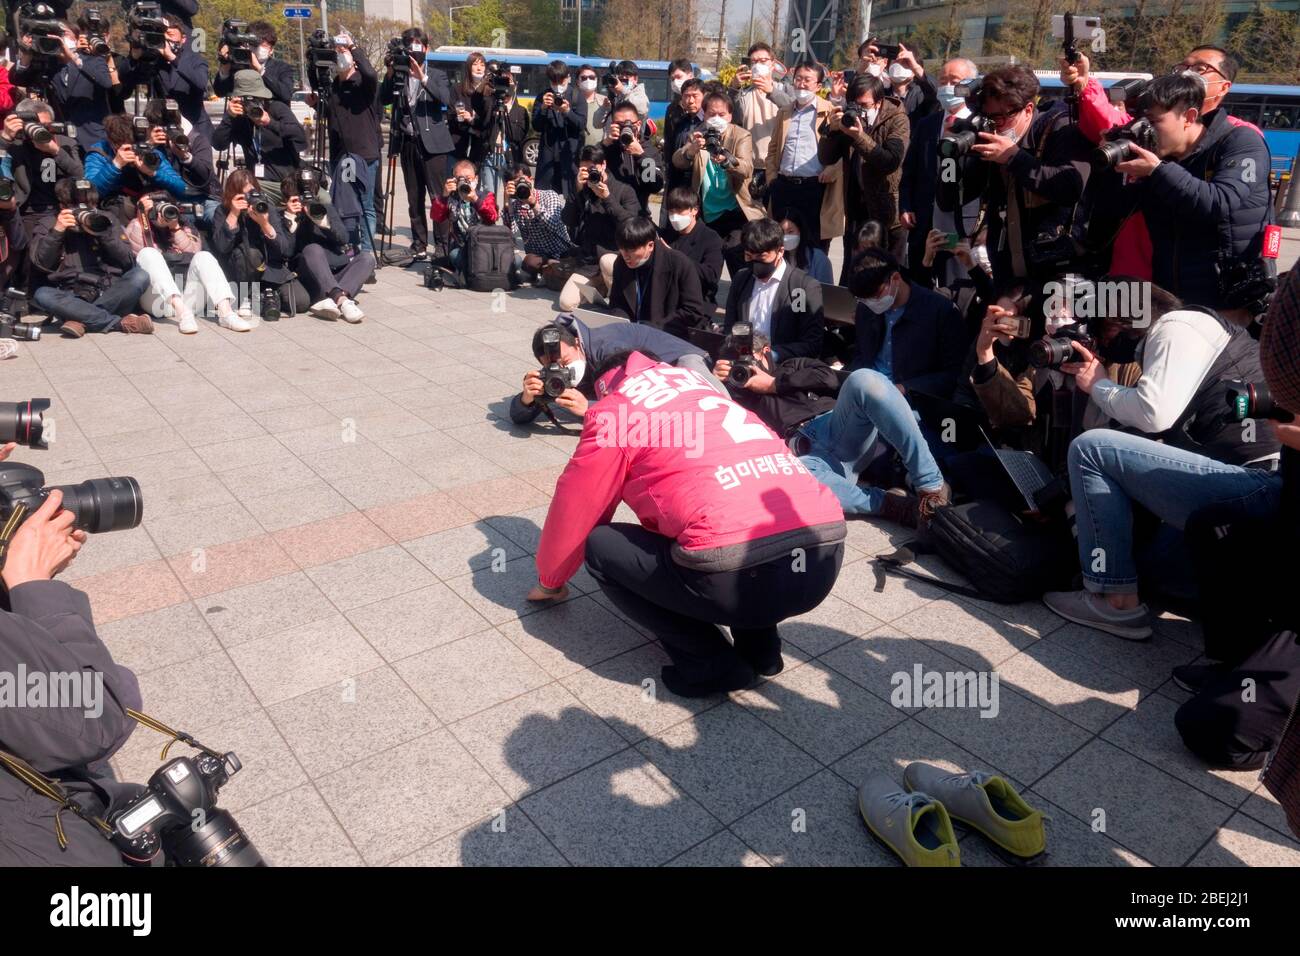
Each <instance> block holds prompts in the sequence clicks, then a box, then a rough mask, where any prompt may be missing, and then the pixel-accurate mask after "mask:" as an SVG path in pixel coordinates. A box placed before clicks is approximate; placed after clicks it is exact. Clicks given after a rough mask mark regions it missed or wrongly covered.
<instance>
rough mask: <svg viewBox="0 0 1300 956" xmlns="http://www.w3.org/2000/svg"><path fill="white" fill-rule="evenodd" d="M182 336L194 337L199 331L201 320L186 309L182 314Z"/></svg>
mask: <svg viewBox="0 0 1300 956" xmlns="http://www.w3.org/2000/svg"><path fill="white" fill-rule="evenodd" d="M180 329H181V335H193V334H194V333H195V332H197V331H198V330H199V320H198V319H196V318H194V313H193V312H191V311H190V310H189V309H186V310H185V311H184V312H182V313H181V314H180Z"/></svg>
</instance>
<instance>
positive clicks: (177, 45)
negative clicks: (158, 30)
mask: <svg viewBox="0 0 1300 956" xmlns="http://www.w3.org/2000/svg"><path fill="white" fill-rule="evenodd" d="M167 45H168V46H169V47H171V48H172V52H173V53H175V54H176V55H177V56H180V55H181V50H183V49H185V41H184V40H182V41H181V42H180V43H171V42H170V41H169V42H168V44H167Z"/></svg>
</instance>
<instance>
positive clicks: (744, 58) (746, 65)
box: [740, 56, 749, 69]
mask: <svg viewBox="0 0 1300 956" xmlns="http://www.w3.org/2000/svg"><path fill="white" fill-rule="evenodd" d="M740 65H741V66H743V67H744V68H745V69H749V57H747V56H742V57H741V58H740Z"/></svg>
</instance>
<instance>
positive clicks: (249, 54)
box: [219, 17, 260, 70]
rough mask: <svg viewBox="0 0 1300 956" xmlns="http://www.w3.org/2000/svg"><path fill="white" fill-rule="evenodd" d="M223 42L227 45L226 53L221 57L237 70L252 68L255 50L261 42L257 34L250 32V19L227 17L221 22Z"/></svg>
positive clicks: (223, 61) (222, 60) (221, 59)
mask: <svg viewBox="0 0 1300 956" xmlns="http://www.w3.org/2000/svg"><path fill="white" fill-rule="evenodd" d="M221 42H222V43H223V44H225V46H226V55H225V56H223V57H219V59H220V61H221V62H222V63H227V64H229V65H230V67H231V68H232V69H235V70H252V69H256V67H254V66H253V51H254V50H256V49H257V45H258V43H259V42H260V41H259V40H258V38H257V34H255V33H249V32H248V21H247V20H240V19H238V18H237V17H227V18H226V19H225V20H223V21H222V23H221Z"/></svg>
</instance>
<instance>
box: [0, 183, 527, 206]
mask: <svg viewBox="0 0 1300 956" xmlns="http://www.w3.org/2000/svg"><path fill="white" fill-rule="evenodd" d="M532 195H533V187H532V185H531V184H530V183H529V182H528V180H526V179H516V180H515V198H516V199H518V200H519V201H520V202H528V200H529V199H531V198H532ZM0 198H3V197H0Z"/></svg>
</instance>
